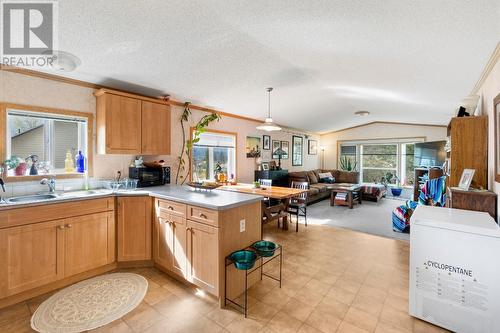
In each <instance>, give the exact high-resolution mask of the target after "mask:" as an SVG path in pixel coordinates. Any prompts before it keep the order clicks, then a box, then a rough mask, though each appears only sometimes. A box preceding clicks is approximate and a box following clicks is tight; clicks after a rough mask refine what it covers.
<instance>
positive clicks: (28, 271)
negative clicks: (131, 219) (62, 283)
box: [0, 212, 115, 298]
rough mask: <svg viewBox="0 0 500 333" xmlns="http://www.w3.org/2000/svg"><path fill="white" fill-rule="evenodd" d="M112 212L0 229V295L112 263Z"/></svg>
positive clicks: (27, 288)
mask: <svg viewBox="0 0 500 333" xmlns="http://www.w3.org/2000/svg"><path fill="white" fill-rule="evenodd" d="M114 259H115V223H114V212H102V213H94V214H89V215H85V216H80V217H73V218H65V219H59V220H54V221H48V222H41V223H35V224H29V225H24V226H19V227H11V228H5V229H1V230H0V298H2V297H7V296H10V295H14V294H17V293H20V292H23V291H27V290H30V289H33V288H36V287H40V286H43V285H45V284H48V283H51V282H54V281H57V280H60V279H63V278H65V277H69V276H72V275H75V274H78V273H82V272H85V271H89V270H92V269H94V268H98V267H100V266H104V265H106V264H109V263H112V262H113V261H114Z"/></svg>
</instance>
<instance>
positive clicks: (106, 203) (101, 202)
mask: <svg viewBox="0 0 500 333" xmlns="http://www.w3.org/2000/svg"><path fill="white" fill-rule="evenodd" d="M114 209H115V198H112V197H110V198H102V199H89V200H75V201H70V202H62V203H51V202H47V203H44V204H42V205H37V206H34V207H21V208H12V209H6V210H2V211H0V228H6V227H13V226H18V225H24V224H31V223H38V222H45V221H52V220H57V219H63V218H69V217H74V216H83V215H88V214H94V213H99V212H106V211H112V210H114Z"/></svg>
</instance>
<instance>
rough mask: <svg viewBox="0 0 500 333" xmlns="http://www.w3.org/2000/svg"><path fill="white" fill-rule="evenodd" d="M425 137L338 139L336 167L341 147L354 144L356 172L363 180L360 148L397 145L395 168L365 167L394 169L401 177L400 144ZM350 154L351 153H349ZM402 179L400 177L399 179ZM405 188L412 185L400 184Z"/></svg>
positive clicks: (421, 140)
mask: <svg viewBox="0 0 500 333" xmlns="http://www.w3.org/2000/svg"><path fill="white" fill-rule="evenodd" d="M426 141H427V137H425V136H415V137H401V138H380V139H360V140H339V141H337V167H339V165H340V158H341V156H342V155H341V147H342V146H343V145H345V146H356V157H355V158H356V161H357V163H358V170H357V171H358V172H359V173H360V180H361V181H362V180H363V171H362V169H363V165H362V164H363V162H362V152H361V151H362V149H361V146H363V145H396V146H397V154H396V158H397V159H396V168H371V167H366V168H365V169H377V170H383V169H387V170H396V174H397V175H398V177H401V174H402V168H403V164H402V163H403V157H402V155H403V154H402V151H403V149H402V146H403V145H405V144H410V143H418V142H426ZM351 156H352V155H351ZM401 181H402V179H401ZM401 186H402V187H405V188H413V185H405V186H403V185H401Z"/></svg>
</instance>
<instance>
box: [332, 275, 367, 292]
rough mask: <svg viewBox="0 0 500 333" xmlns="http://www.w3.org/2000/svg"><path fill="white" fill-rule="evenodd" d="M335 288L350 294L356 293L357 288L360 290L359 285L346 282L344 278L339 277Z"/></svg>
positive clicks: (353, 282)
mask: <svg viewBox="0 0 500 333" xmlns="http://www.w3.org/2000/svg"><path fill="white" fill-rule="evenodd" d="M334 286H335V287H339V288H342V289H345V290H347V291H350V292H352V293H357V292H358V290H359V288H361V283H360V282H356V281H352V280H348V279H346V278H345V277H344V276H341V277H340V278H339V279H338V280H337V281H336V282H335V284H334Z"/></svg>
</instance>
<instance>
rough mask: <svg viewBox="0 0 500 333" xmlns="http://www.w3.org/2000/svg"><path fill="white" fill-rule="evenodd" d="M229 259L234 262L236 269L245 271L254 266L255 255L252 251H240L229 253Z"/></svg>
mask: <svg viewBox="0 0 500 333" xmlns="http://www.w3.org/2000/svg"><path fill="white" fill-rule="evenodd" d="M229 258H230V259H231V260H232V261H234V266H235V267H236V269H241V270H247V269H250V268H252V267H253V266H254V265H255V260H256V259H257V254H256V253H255V252H254V251H248V250H240V251H236V252H233V253H231V256H230V257H229Z"/></svg>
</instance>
